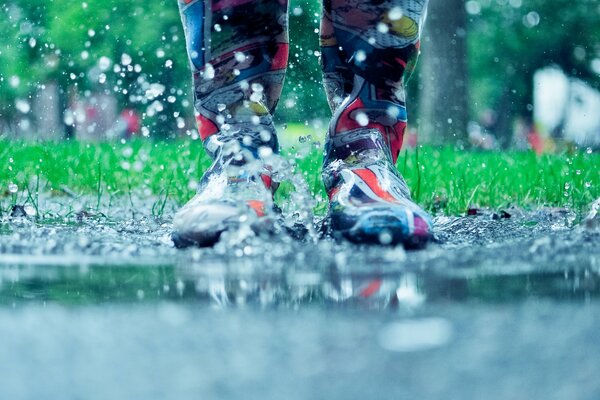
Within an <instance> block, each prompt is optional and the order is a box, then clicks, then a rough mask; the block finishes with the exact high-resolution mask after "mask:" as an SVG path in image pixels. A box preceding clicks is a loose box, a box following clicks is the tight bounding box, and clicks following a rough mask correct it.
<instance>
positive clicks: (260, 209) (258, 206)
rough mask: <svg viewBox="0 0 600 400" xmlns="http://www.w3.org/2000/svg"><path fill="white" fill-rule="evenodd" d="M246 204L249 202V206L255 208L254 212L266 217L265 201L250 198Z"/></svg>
mask: <svg viewBox="0 0 600 400" xmlns="http://www.w3.org/2000/svg"><path fill="white" fill-rule="evenodd" d="M246 204H248V207H250V208H251V209H252V210H254V212H255V213H256V215H257V216H259V217H264V216H265V214H266V213H265V203H263V202H262V201H260V200H248V201H247V202H246Z"/></svg>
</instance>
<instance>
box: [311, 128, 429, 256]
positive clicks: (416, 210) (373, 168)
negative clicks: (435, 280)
mask: <svg viewBox="0 0 600 400" xmlns="http://www.w3.org/2000/svg"><path fill="white" fill-rule="evenodd" d="M323 180H324V182H325V188H326V189H327V193H328V195H329V201H330V204H329V212H328V219H327V220H328V224H329V227H328V228H329V230H330V231H331V233H332V234H333V235H334V236H335V237H343V238H346V239H347V240H350V241H352V242H355V243H371V244H384V245H395V244H400V243H402V244H404V245H405V246H406V247H409V248H414V247H422V246H424V245H425V244H426V243H427V242H428V241H430V240H431V239H432V237H433V234H432V230H433V224H432V221H431V217H430V216H429V215H428V214H427V213H426V212H425V211H423V210H422V209H421V208H420V207H419V206H418V205H417V204H415V203H414V202H413V201H412V199H411V197H410V191H409V189H408V187H407V185H406V182H405V181H404V179H403V178H402V176H401V175H400V173H399V172H398V170H397V169H396V168H395V166H394V163H393V162H392V156H391V153H390V150H389V146H388V145H387V144H386V142H385V141H384V138H383V137H382V135H381V133H380V131H379V130H377V129H372V128H371V129H369V128H362V129H354V130H350V131H347V132H344V133H343V134H338V135H334V136H332V137H330V138H329V139H328V142H327V144H326V157H325V163H324V167H323Z"/></svg>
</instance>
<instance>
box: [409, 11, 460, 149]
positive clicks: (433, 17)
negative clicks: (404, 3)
mask: <svg viewBox="0 0 600 400" xmlns="http://www.w3.org/2000/svg"><path fill="white" fill-rule="evenodd" d="M429 4H430V6H429V17H428V19H427V22H426V24H425V31H424V35H423V40H422V58H421V69H420V82H421V85H420V90H421V92H420V96H419V97H420V107H419V108H420V115H419V118H418V121H419V134H420V139H421V141H424V142H429V143H432V144H436V145H439V144H444V143H451V144H459V145H460V144H463V143H464V142H465V141H466V138H467V124H468V122H469V103H468V69H467V42H466V39H467V38H466V34H467V32H466V23H467V16H466V11H465V4H464V0H432V1H431V2H430V3H429Z"/></svg>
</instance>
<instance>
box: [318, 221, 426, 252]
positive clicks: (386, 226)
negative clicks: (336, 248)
mask: <svg viewBox="0 0 600 400" xmlns="http://www.w3.org/2000/svg"><path fill="white" fill-rule="evenodd" d="M370 214H371V213H366V214H364V215H362V216H361V217H360V218H359V219H358V220H357V221H356V222H355V223H354V224H353V225H351V226H350V227H348V226H347V225H346V227H344V228H341V227H337V226H336V225H337V224H336V222H335V220H336V218H330V221H331V231H332V232H333V236H334V237H342V238H344V239H346V240H348V241H350V242H352V243H356V244H369V245H380V246H396V245H399V244H402V245H403V246H404V247H405V248H406V249H411V250H412V249H422V248H424V247H426V246H427V244H428V243H429V242H430V241H432V239H433V235H432V234H431V233H429V232H428V231H427V232H419V233H416V232H415V233H413V234H409V228H408V227H407V225H406V222H405V221H403V220H401V219H400V218H399V217H398V216H396V215H386V214H381V213H377V214H374V215H373V214H371V215H370ZM415 218H420V217H415Z"/></svg>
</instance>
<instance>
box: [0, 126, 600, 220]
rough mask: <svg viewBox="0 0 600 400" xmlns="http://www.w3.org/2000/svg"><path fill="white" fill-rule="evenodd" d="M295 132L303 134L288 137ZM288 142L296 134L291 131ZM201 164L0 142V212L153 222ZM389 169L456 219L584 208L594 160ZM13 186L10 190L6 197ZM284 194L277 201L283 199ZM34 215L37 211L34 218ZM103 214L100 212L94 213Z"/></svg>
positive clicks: (598, 164) (146, 147) (596, 177)
mask: <svg viewBox="0 0 600 400" xmlns="http://www.w3.org/2000/svg"><path fill="white" fill-rule="evenodd" d="M296 130H297V131H298V132H302V130H301V129H300V130H298V129H296ZM296 133H297V132H296ZM284 154H285V155H286V156H288V157H289V158H290V159H294V160H295V161H296V163H297V165H298V168H299V171H300V172H302V173H303V175H304V176H305V178H306V180H307V182H308V184H309V187H310V188H311V191H312V192H313V194H314V195H315V196H317V198H320V199H321V201H320V203H319V206H318V207H317V211H318V212H323V211H324V209H325V207H326V202H325V200H324V199H326V195H325V192H324V190H323V187H322V184H321V180H320V167H321V160H322V156H321V154H320V150H318V149H312V150H309V151H305V152H304V153H302V152H301V153H300V154H297V150H296V149H293V148H292V149H287V150H284ZM209 164H210V160H209V158H208V157H207V156H206V155H205V153H204V151H203V150H202V146H201V143H200V142H199V141H192V140H186V141H183V140H182V141H171V142H152V141H149V140H141V139H140V140H134V141H131V142H116V143H80V142H75V141H71V142H44V143H31V142H29V143H28V142H20V141H17V142H15V141H0V213H2V212H5V211H6V210H7V209H9V207H10V206H11V205H13V204H15V203H20V204H23V203H28V204H31V205H32V206H34V207H37V202H36V199H37V192H38V191H39V192H44V193H52V194H56V195H59V196H60V195H64V193H65V192H74V193H75V194H77V195H80V194H81V195H88V196H92V197H93V198H95V199H97V202H96V204H93V205H92V206H96V207H100V204H101V199H103V198H105V196H112V197H114V196H126V197H127V196H142V197H144V196H155V197H157V198H158V200H157V201H156V204H155V210H153V211H155V213H156V214H161V213H162V210H163V209H164V205H165V203H166V201H167V200H168V199H174V200H176V201H177V202H179V203H184V202H185V201H186V200H187V199H189V198H190V197H191V196H192V195H193V183H194V181H195V180H196V179H198V178H199V177H200V176H201V174H202V171H203V170H204V169H205V168H206V167H207V166H208V165H209ZM398 168H399V170H400V171H401V172H402V174H403V175H404V177H405V178H406V180H407V182H408V184H409V186H410V187H411V189H412V193H413V197H414V198H415V200H416V201H417V202H418V203H420V204H422V205H423V206H424V207H426V208H427V209H428V210H430V211H434V212H436V213H440V212H441V213H446V214H461V213H464V212H465V211H466V210H467V208H468V207H472V206H475V207H486V208H488V207H489V208H493V209H498V208H504V207H509V206H513V205H514V206H519V207H524V208H534V207H539V206H560V207H563V206H569V207H572V208H573V209H574V210H576V211H580V210H582V209H584V208H585V207H586V206H587V205H589V204H590V202H591V201H593V200H594V199H597V198H598V197H600V190H599V188H600V154H598V153H588V152H585V151H572V152H565V153H562V154H548V155H543V156H537V155H535V154H534V153H532V152H517V151H510V152H489V151H468V150H457V149H454V148H450V147H446V148H433V147H419V148H418V149H417V150H408V151H403V152H402V154H401V156H400V159H399V160H398ZM11 183H14V184H16V185H17V186H18V188H19V191H18V193H16V194H12V193H10V192H9V189H8V188H9V184H11ZM289 190H290V185H283V186H282V188H281V190H280V192H279V193H278V197H279V198H281V197H284V196H286V193H287V192H289ZM42 211H43V210H42ZM101 211H103V212H105V213H107V214H109V215H110V211H109V210H101Z"/></svg>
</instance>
